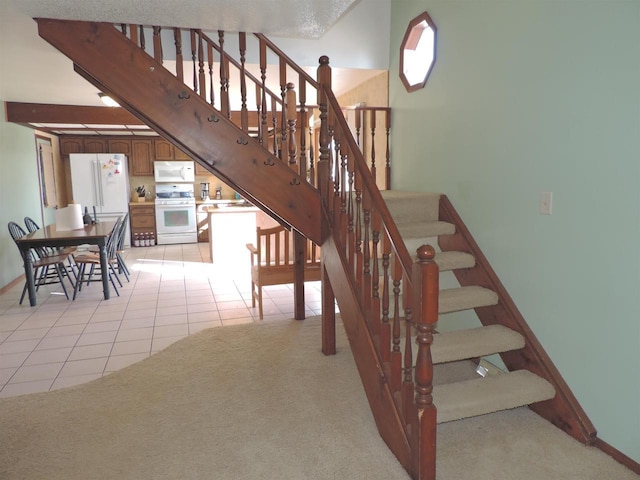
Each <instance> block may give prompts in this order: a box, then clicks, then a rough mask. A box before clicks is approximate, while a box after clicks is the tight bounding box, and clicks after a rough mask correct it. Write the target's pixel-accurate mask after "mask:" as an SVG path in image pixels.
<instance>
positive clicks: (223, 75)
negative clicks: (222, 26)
mask: <svg viewBox="0 0 640 480" xmlns="http://www.w3.org/2000/svg"><path fill="white" fill-rule="evenodd" d="M218 43H219V44H220V110H221V111H222V113H224V114H225V115H226V116H227V118H231V111H230V110H229V58H228V57H227V55H225V53H224V31H222V30H218ZM211 88H213V86H212V87H211Z"/></svg>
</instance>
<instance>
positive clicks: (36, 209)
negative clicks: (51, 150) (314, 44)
mask: <svg viewBox="0 0 640 480" xmlns="http://www.w3.org/2000/svg"><path fill="white" fill-rule="evenodd" d="M0 104H2V105H3V106H4V103H2V102H1V101H0ZM36 165H37V164H36V147H35V138H34V133H33V130H31V129H30V128H25V127H21V126H19V125H15V124H13V123H7V122H6V121H5V120H4V116H2V118H0V288H2V287H4V286H5V285H7V284H8V283H9V282H11V281H12V280H14V279H16V278H17V277H19V276H20V275H21V274H23V273H24V269H23V267H22V260H21V258H20V253H19V252H18V247H16V245H15V243H14V242H13V240H12V239H11V236H10V235H9V231H8V229H7V224H8V223H9V222H10V221H14V222H16V223H19V224H20V225H21V226H22V227H23V228H25V227H24V222H23V219H24V217H25V216H30V217H32V218H33V219H35V220H36V221H38V219H41V218H42V213H41V211H40V190H39V183H38V171H37V167H36Z"/></svg>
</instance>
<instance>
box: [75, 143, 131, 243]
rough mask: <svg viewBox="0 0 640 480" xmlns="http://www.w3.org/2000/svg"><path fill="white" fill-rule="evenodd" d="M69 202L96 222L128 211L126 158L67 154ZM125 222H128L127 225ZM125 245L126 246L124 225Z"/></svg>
mask: <svg viewBox="0 0 640 480" xmlns="http://www.w3.org/2000/svg"><path fill="white" fill-rule="evenodd" d="M69 162H70V166H71V189H72V195H73V202H74V203H79V204H80V205H81V207H82V212H83V213H84V209H85V207H87V208H88V210H89V213H90V214H91V218H93V212H94V208H95V212H96V217H97V220H98V222H100V221H102V222H115V221H116V220H117V218H118V217H120V216H122V217H124V215H125V214H126V213H127V212H128V211H129V198H130V196H131V194H130V189H129V175H128V173H127V172H128V170H127V157H126V155H124V154H121V153H73V154H71V155H69ZM127 223H128V222H127ZM125 243H126V245H129V244H130V241H129V234H128V226H127V233H126V234H125Z"/></svg>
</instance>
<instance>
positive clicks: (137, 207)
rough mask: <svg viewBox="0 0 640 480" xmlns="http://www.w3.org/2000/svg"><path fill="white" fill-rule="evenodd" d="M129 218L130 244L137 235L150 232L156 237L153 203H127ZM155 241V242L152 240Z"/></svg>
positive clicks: (132, 243)
mask: <svg viewBox="0 0 640 480" xmlns="http://www.w3.org/2000/svg"><path fill="white" fill-rule="evenodd" d="M129 219H130V221H131V245H135V243H134V241H135V238H136V236H137V235H148V234H151V235H152V236H153V237H152V238H154V239H155V238H156V207H155V205H153V204H135V203H132V204H130V205H129ZM154 243H155V242H154Z"/></svg>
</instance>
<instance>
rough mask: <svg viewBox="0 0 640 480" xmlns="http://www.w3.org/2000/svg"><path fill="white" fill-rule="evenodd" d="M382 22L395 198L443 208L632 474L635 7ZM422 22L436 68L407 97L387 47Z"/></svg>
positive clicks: (515, 4)
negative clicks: (541, 208)
mask: <svg viewBox="0 0 640 480" xmlns="http://www.w3.org/2000/svg"><path fill="white" fill-rule="evenodd" d="M391 8H392V10H391V48H390V51H391V58H390V71H391V74H390V104H391V107H392V108H393V134H392V141H393V144H392V145H393V187H394V188H396V189H405V190H418V191H440V192H443V193H446V194H447V195H448V196H449V198H450V199H451V200H452V202H453V204H454V206H455V207H456V208H457V209H458V211H459V212H460V214H461V215H462V218H463V219H464V221H465V222H466V223H467V225H468V226H469V228H470V230H471V232H472V233H473V235H474V236H475V238H476V240H477V241H478V243H479V244H480V246H481V248H482V249H483V250H484V252H485V254H486V255H487V257H488V258H489V261H490V262H491V264H492V265H493V267H494V268H495V270H496V271H497V273H498V275H499V276H500V278H501V279H502V281H503V282H504V284H505V286H506V287H507V289H508V290H509V292H510V293H511V295H512V296H513V298H514V300H515V302H516V304H517V305H518V307H519V308H520V310H521V311H522V313H523V315H524V317H525V318H526V319H527V321H528V323H529V324H530V326H531V327H532V329H533V331H534V332H535V334H536V335H537V336H538V338H539V339H540V341H541V342H542V344H543V346H544V347H545V349H546V350H547V352H548V353H549V355H550V356H551V358H552V359H553V361H554V362H555V364H556V366H557V367H558V368H559V370H560V372H561V373H562V375H563V376H564V378H565V379H566V381H567V383H568V384H569V386H570V387H571V389H572V390H573V392H574V393H575V395H576V397H577V398H578V400H579V401H580V403H581V404H582V406H583V407H584V409H585V410H586V412H587V414H588V415H589V417H590V418H591V420H592V422H593V423H594V424H595V426H596V428H597V429H598V432H599V435H600V437H601V438H602V439H603V440H604V441H606V442H608V443H610V444H611V445H613V446H614V447H616V448H617V449H619V450H621V451H622V452H623V453H625V454H626V455H628V456H630V457H631V458H633V459H634V460H636V461H640V373H639V371H640V362H639V360H638V352H639V351H640V300H639V298H640V275H639V272H640V255H639V253H638V252H639V251H640V215H639V212H638V207H639V205H640V203H639V198H638V197H639V194H638V191H639V190H640V167H639V164H640V2H638V1H637V0H627V1H624V0H620V1H615V0H612V1H606V0H594V1H589V0H584V1H571V0H564V1H561V0H553V1H551V0H549V1H544V0H510V1H498V0H482V1H462V0H461V1H456V0H446V1H444V0H441V1H436V0H421V1H418V0H392V7H391ZM425 10H427V11H428V12H429V14H430V16H431V18H432V19H433V20H434V22H435V23H436V25H437V28H438V39H437V42H438V44H437V56H438V58H437V62H436V65H435V67H434V69H433V72H432V74H431V77H430V79H429V81H428V82H427V85H426V88H425V89H423V90H420V91H418V92H414V93H410V94H409V93H407V92H406V90H405V89H404V87H403V86H402V84H401V83H400V81H399V78H398V73H397V72H398V61H399V60H398V58H399V46H400V42H401V40H402V37H403V35H404V32H405V29H406V26H407V24H408V22H409V21H410V20H411V19H412V18H413V17H415V16H416V15H418V14H419V13H421V12H423V11H425ZM543 191H550V192H553V214H552V215H550V216H546V215H540V214H539V213H538V203H539V196H540V192H543Z"/></svg>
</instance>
